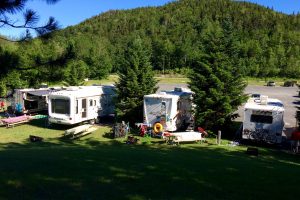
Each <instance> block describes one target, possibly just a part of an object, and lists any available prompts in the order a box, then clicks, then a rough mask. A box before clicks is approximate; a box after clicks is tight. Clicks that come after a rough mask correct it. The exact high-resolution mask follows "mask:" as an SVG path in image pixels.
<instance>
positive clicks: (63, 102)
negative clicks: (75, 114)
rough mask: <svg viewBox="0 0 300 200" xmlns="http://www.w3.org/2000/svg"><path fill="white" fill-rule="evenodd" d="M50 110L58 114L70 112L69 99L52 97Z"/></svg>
mask: <svg viewBox="0 0 300 200" xmlns="http://www.w3.org/2000/svg"><path fill="white" fill-rule="evenodd" d="M51 111H52V113H58V114H70V100H68V99H52V100H51Z"/></svg>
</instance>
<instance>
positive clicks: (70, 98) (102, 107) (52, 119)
mask: <svg viewBox="0 0 300 200" xmlns="http://www.w3.org/2000/svg"><path fill="white" fill-rule="evenodd" d="M114 96H115V87H114V86H111V85H103V86H79V87H77V86H71V87H68V88H66V89H65V90H61V91H58V92H54V93H52V94H50V95H49V102H48V112H49V123H50V124H51V123H55V124H65V125H72V124H78V123H81V122H89V123H90V124H94V123H95V122H98V120H99V118H100V117H105V116H110V115H113V114H114V104H113V97H114Z"/></svg>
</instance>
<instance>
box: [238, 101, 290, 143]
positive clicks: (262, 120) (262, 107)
mask: <svg viewBox="0 0 300 200" xmlns="http://www.w3.org/2000/svg"><path fill="white" fill-rule="evenodd" d="M283 115H284V107H283V104H282V102H281V101H280V100H278V99H271V98H268V97H267V96H260V98H250V99H249V100H248V102H247V103H246V105H245V108H244V121H243V131H242V138H243V139H251V140H257V141H262V142H266V143H281V141H282V131H283V128H284V121H283Z"/></svg>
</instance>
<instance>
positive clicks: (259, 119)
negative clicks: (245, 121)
mask: <svg viewBox="0 0 300 200" xmlns="http://www.w3.org/2000/svg"><path fill="white" fill-rule="evenodd" d="M250 121H251V122H255V123H263V124H272V122H273V117H272V116H266V115H251V119H250Z"/></svg>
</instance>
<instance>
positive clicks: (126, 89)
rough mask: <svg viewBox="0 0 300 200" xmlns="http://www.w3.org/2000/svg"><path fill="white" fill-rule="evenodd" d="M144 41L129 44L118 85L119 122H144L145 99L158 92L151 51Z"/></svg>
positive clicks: (138, 40)
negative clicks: (148, 95) (146, 96)
mask: <svg viewBox="0 0 300 200" xmlns="http://www.w3.org/2000/svg"><path fill="white" fill-rule="evenodd" d="M143 42H144V41H142V39H140V38H137V39H134V40H132V41H130V42H128V47H127V50H126V51H125V58H124V63H123V65H124V66H123V70H122V71H121V72H120V73H119V77H120V78H119V81H118V82H117V84H116V92H117V99H116V114H117V118H118V120H125V121H129V122H133V123H134V122H139V121H142V117H143V98H144V95H146V94H151V93H155V92H156V90H157V87H156V83H157V81H156V80H155V79H154V72H153V71H152V66H151V64H150V54H149V52H150V50H149V49H147V48H145V45H144V43H143Z"/></svg>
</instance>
